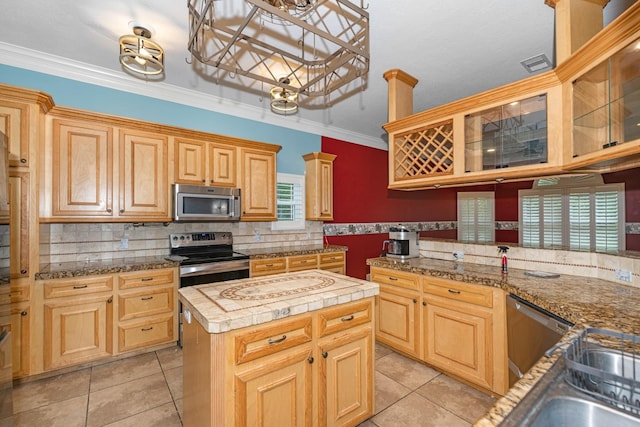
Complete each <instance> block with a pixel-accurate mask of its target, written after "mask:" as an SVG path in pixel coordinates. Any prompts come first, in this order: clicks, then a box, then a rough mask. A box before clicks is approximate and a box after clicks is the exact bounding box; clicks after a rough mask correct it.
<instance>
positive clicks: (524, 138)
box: [384, 2, 640, 190]
mask: <svg viewBox="0 0 640 427" xmlns="http://www.w3.org/2000/svg"><path fill="white" fill-rule="evenodd" d="M588 3H595V2H588ZM597 8H598V7H597V6H596V9H597ZM601 11H602V8H601V7H600V8H599V12H598V13H601ZM557 18H558V17H557ZM566 18H567V17H564V16H563V17H560V18H558V19H561V20H562V19H566ZM600 22H601V20H600ZM638 22H640V3H637V2H636V3H635V4H634V5H632V6H630V7H629V8H628V9H627V10H626V11H625V12H624V13H623V14H622V15H620V16H619V17H618V18H617V19H616V20H614V21H613V22H612V23H611V24H609V25H608V26H607V27H605V28H604V29H602V30H600V31H594V32H593V33H590V34H589V37H590V39H589V40H588V41H587V42H586V43H584V44H583V39H582V38H581V39H580V44H581V45H582V46H581V47H580V48H579V49H578V48H577V47H575V46H573V45H572V46H571V48H569V49H566V52H567V54H566V55H565V56H566V58H565V57H563V58H561V59H560V60H559V61H560V64H559V65H558V66H557V67H556V68H555V69H554V70H551V71H548V72H545V73H542V74H538V75H534V76H532V77H529V78H527V79H524V80H521V81H517V82H514V83H511V84H508V85H505V86H501V87H498V88H496V89H493V90H489V91H486V92H483V93H479V94H477V95H473V96H470V97H468V98H464V99H461V100H458V101H454V102H451V103H449V104H445V105H442V106H439V107H436V108H433V109H430V110H426V111H422V112H419V113H415V114H412V115H404V116H401V117H393V116H390V117H392V118H393V119H394V120H393V121H391V122H389V123H387V124H385V125H384V128H385V130H386V131H387V132H388V134H389V188H391V189H401V190H417V189H429V188H439V187H442V186H460V185H469V184H478V183H489V182H496V181H497V182H502V181H505V180H517V179H523V178H524V179H527V178H529V179H532V178H538V177H544V176H549V175H559V174H563V173H567V172H583V171H591V172H595V171H597V172H601V173H602V172H611V171H615V170H620V169H625V168H632V167H637V166H638V165H639V164H640V134H639V133H638V132H639V131H638V129H639V128H638V126H637V124H638V123H639V122H640V107H638V105H639V104H638V99H639V97H640V95H638V94H639V93H640V89H638V85H637V84H636V83H635V82H636V81H637V80H638V71H637V67H636V66H635V65H636V64H637V63H638V61H640V57H639V55H640V53H638V50H637V48H636V47H637V45H638V42H639V41H640V26H638ZM576 25H577V27H576V28H579V27H581V26H582V25H583V23H581V22H577V23H576ZM593 34H595V35H593ZM592 35H593V37H591V36H592ZM396 75H398V76H402V75H403V73H386V74H385V78H388V81H389V88H390V91H389V94H390V97H389V109H390V111H391V110H392V109H391V107H392V106H393V105H396V104H398V103H402V102H403V101H404V98H407V96H408V95H407V91H406V90H405V91H398V90H391V89H392V88H394V86H393V84H395V83H396V82H395V80H397V79H398V78H399V77H397V76H396ZM411 87H413V85H411Z"/></svg>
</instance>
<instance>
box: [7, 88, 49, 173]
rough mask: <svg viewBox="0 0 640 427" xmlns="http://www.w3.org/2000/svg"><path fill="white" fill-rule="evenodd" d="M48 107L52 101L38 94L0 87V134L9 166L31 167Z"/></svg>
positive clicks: (40, 93) (21, 89)
mask: <svg viewBox="0 0 640 427" xmlns="http://www.w3.org/2000/svg"><path fill="white" fill-rule="evenodd" d="M52 107H53V100H52V99H51V97H49V96H48V95H46V94H44V93H42V92H38V91H34V90H29V89H23V88H17V87H14V86H8V85H0V133H3V134H4V135H5V136H6V138H7V143H8V148H9V166H13V167H30V166H31V164H32V162H33V160H34V158H35V156H36V154H35V153H36V150H37V146H38V139H39V138H40V137H41V129H42V128H43V126H42V121H43V119H44V113H46V112H47V111H49V110H50V109H51V108H52Z"/></svg>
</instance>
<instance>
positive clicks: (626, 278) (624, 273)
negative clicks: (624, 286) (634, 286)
mask: <svg viewBox="0 0 640 427" xmlns="http://www.w3.org/2000/svg"><path fill="white" fill-rule="evenodd" d="M616 279H617V280H622V281H623V282H629V283H631V272H630V271H629V270H622V269H619V268H617V269H616Z"/></svg>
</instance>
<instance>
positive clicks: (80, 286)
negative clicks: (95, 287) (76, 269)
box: [73, 285, 88, 289]
mask: <svg viewBox="0 0 640 427" xmlns="http://www.w3.org/2000/svg"><path fill="white" fill-rule="evenodd" d="M87 286H88V285H79V286H74V287H73V289H84V288H86V287H87Z"/></svg>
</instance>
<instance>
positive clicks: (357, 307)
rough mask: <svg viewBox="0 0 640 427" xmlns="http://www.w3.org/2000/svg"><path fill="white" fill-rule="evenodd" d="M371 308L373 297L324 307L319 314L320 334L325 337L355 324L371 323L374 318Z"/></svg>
mask: <svg viewBox="0 0 640 427" xmlns="http://www.w3.org/2000/svg"><path fill="white" fill-rule="evenodd" d="M371 310H372V304H371V299H366V300H361V301H356V302H353V303H350V304H343V305H339V306H337V307H335V308H327V309H324V310H322V311H320V313H318V315H317V316H318V323H317V325H318V326H317V327H318V336H319V337H324V336H326V335H330V334H334V333H336V332H340V331H344V330H345V329H349V328H353V327H354V326H358V325H362V324H365V323H369V322H371V320H372V319H373V314H372V312H371Z"/></svg>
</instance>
